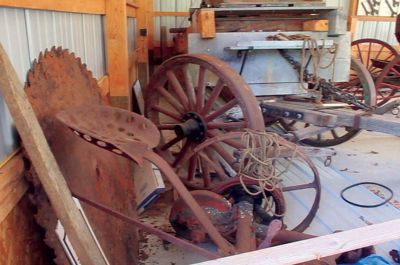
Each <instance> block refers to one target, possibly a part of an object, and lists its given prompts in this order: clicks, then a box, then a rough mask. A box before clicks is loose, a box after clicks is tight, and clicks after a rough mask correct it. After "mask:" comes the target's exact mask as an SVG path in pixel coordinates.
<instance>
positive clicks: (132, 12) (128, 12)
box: [126, 5, 137, 17]
mask: <svg viewBox="0 0 400 265" xmlns="http://www.w3.org/2000/svg"><path fill="white" fill-rule="evenodd" d="M136 9H137V8H135V7H131V6H129V5H127V6H126V15H127V17H136Z"/></svg>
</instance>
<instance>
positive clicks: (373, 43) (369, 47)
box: [352, 39, 399, 106]
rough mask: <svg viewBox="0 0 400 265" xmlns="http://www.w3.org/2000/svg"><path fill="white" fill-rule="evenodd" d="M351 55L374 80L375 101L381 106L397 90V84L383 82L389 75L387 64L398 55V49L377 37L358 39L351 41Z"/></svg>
mask: <svg viewBox="0 0 400 265" xmlns="http://www.w3.org/2000/svg"><path fill="white" fill-rule="evenodd" d="M352 52H353V56H354V57H355V58H356V59H358V60H360V61H361V63H362V64H364V65H365V67H366V68H367V70H368V71H369V72H370V74H371V76H372V78H373V80H374V81H375V87H376V94H377V103H376V105H378V106H381V105H383V104H385V103H386V102H387V101H388V100H390V99H391V98H392V97H394V95H395V94H396V92H397V89H398V86H396V85H393V84H392V83H391V82H389V85H388V86H387V85H386V84H385V83H386V82H385V79H387V78H386V77H388V78H389V79H392V78H391V77H390V76H388V75H390V74H391V70H390V67H389V68H387V65H388V64H389V63H390V62H391V61H393V60H395V58H396V57H397V56H398V55H399V53H398V51H397V50H396V49H395V48H394V47H393V46H391V45H390V44H389V43H387V42H384V41H381V40H377V39H360V40H356V41H353V42H352Z"/></svg>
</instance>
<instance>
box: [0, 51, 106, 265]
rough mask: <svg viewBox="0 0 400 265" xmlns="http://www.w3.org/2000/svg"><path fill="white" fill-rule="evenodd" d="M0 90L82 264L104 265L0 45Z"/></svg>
mask: <svg viewBox="0 0 400 265" xmlns="http://www.w3.org/2000/svg"><path fill="white" fill-rule="evenodd" d="M0 91H1V92H2V95H3V98H4V100H5V102H6V103H7V106H8V108H9V110H10V113H11V115H12V117H13V119H14V122H15V126H16V127H17V130H18V132H19V135H20V136H21V139H22V141H23V142H24V146H25V150H26V151H27V153H28V155H29V157H30V158H31V162H32V164H33V166H34V167H35V170H36V172H37V174H38V176H39V179H40V182H41V183H42V185H43V187H44V189H45V191H46V193H47V196H48V198H49V200H50V202H51V205H52V206H53V208H54V211H55V213H56V214H57V217H58V218H59V219H60V221H61V223H62V224H63V226H64V228H65V230H66V232H67V234H68V237H69V239H70V241H71V243H72V245H73V246H74V249H75V251H76V253H77V255H78V256H79V258H80V260H81V261H82V264H88V265H89V264H92V265H105V264H106V263H105V261H104V259H103V257H102V254H101V252H100V250H99V249H98V248H97V245H96V242H95V241H94V239H93V237H92V236H91V234H90V231H89V229H88V227H87V225H86V223H85V220H84V219H83V216H82V215H81V213H80V212H79V210H78V208H77V207H76V205H75V203H74V201H73V199H72V195H71V192H70V190H69V188H68V186H67V183H66V181H65V179H64V177H63V175H62V173H61V171H60V168H59V167H58V165H57V162H56V160H55V158H54V155H53V153H52V152H51V151H50V147H49V145H48V143H47V141H46V138H45V136H44V134H43V131H42V128H41V127H40V125H39V122H38V120H37V118H36V115H35V113H34V111H33V110H32V106H31V104H30V103H29V101H28V98H27V96H26V94H25V91H24V85H23V84H22V82H21V81H20V80H19V78H18V75H17V73H16V71H15V69H14V68H13V66H12V64H11V62H10V60H9V58H8V56H7V54H6V52H5V50H4V49H3V47H2V46H1V44H0Z"/></svg>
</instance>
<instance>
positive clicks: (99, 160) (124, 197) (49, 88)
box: [25, 47, 138, 264]
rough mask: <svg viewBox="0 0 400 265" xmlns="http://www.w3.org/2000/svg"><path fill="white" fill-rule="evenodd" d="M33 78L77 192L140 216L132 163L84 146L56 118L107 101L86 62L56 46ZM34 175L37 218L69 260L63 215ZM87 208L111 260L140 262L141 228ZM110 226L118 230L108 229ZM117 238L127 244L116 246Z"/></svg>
mask: <svg viewBox="0 0 400 265" xmlns="http://www.w3.org/2000/svg"><path fill="white" fill-rule="evenodd" d="M27 78H28V80H27V81H28V82H27V85H26V87H25V92H26V94H27V97H28V99H29V101H30V103H31V105H32V108H33V110H34V111H35V114H36V116H37V118H38V120H39V123H40V125H41V127H42V129H43V131H44V134H45V137H46V139H47V142H48V143H49V145H50V148H51V151H52V152H53V154H54V156H55V158H56V160H57V163H58V164H59V165H60V168H61V171H62V173H63V175H64V177H65V179H66V181H67V183H68V186H69V188H70V189H71V191H72V192H73V193H79V194H85V196H86V197H88V198H92V199H96V201H98V202H100V203H102V204H106V205H118V207H119V208H120V209H123V212H124V213H125V214H127V215H131V216H135V215H136V208H135V204H134V198H135V195H134V194H133V192H132V191H133V190H134V183H133V180H132V177H131V165H130V163H129V162H128V161H126V160H125V159H123V158H119V157H116V156H113V155H112V154H110V153H108V152H106V151H104V150H101V149H98V148H95V147H93V146H91V145H90V144H82V142H81V141H80V139H76V137H74V136H73V135H71V134H69V132H68V131H66V130H65V127H64V125H63V124H61V123H60V122H59V121H58V120H57V119H56V117H55V115H56V114H57V113H58V112H59V111H62V110H64V109H66V108H70V107H77V106H80V105H82V104H91V105H102V104H105V103H104V101H106V100H105V99H102V97H101V95H100V92H99V91H100V89H99V86H98V84H97V81H96V79H95V78H94V77H93V75H92V73H91V72H90V71H89V70H87V67H86V65H84V64H83V63H81V60H80V58H77V57H75V55H74V54H73V53H71V52H69V51H68V50H64V49H62V48H61V47H59V48H55V47H53V48H52V49H51V50H49V51H47V50H46V51H45V52H44V53H41V54H40V55H39V58H38V60H35V61H34V63H33V65H32V69H31V70H30V71H29V73H28V76H27ZM28 175H29V176H28V178H29V179H30V180H31V181H32V182H33V185H34V194H32V196H31V198H32V200H33V202H34V204H35V205H36V206H37V208H38V209H37V214H36V220H37V221H38V223H39V224H40V225H42V226H43V227H44V228H45V230H46V239H45V240H46V243H47V244H48V245H49V246H50V247H51V248H53V249H54V252H55V256H56V260H55V262H56V263H57V264H69V261H68V256H67V255H66V253H65V251H64V249H63V246H62V244H61V242H60V240H59V239H58V236H57V235H56V233H55V229H56V227H57V225H58V223H57V221H58V220H57V216H56V215H55V214H54V211H53V209H52V206H51V205H50V203H49V201H48V198H47V196H46V194H45V193H44V190H43V187H42V186H41V184H40V182H39V180H38V178H37V176H36V172H35V170H34V168H33V167H32V168H30V170H29V172H28ZM114 176H118V178H115V177H114ZM82 207H83V209H84V211H85V215H86V216H87V218H88V220H89V222H90V224H91V226H92V229H93V230H94V231H96V237H97V239H98V241H99V242H100V244H101V246H102V247H103V249H104V253H105V256H107V258H108V261H109V262H110V263H112V264H127V263H129V264H132V263H135V262H136V255H135V253H136V252H137V250H138V244H137V240H136V239H137V231H136V229H135V228H134V227H132V226H129V225H127V224H124V223H119V222H116V221H115V220H112V221H110V219H109V217H108V216H107V215H105V214H104V213H101V212H98V211H96V210H93V209H92V208H90V207H87V206H86V205H82ZM110 225H112V226H113V227H114V229H112V230H109V229H106V228H108V227H109V226H110ZM117 241H118V242H121V244H115V242H117Z"/></svg>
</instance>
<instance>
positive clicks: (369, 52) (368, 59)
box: [366, 42, 372, 69]
mask: <svg viewBox="0 0 400 265" xmlns="http://www.w3.org/2000/svg"><path fill="white" fill-rule="evenodd" d="M371 47H372V43H371V42H370V43H369V48H368V57H367V65H366V66H367V69H370V68H369V66H370V63H371V61H370V58H371V52H372V50H371Z"/></svg>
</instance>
